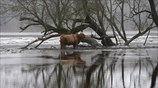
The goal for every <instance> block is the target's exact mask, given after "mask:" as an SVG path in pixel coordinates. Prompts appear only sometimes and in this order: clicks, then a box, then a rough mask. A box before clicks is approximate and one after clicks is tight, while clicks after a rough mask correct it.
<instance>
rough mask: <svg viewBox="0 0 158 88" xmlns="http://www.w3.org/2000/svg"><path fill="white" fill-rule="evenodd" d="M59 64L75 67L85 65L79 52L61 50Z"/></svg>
mask: <svg viewBox="0 0 158 88" xmlns="http://www.w3.org/2000/svg"><path fill="white" fill-rule="evenodd" d="M60 64H61V65H70V66H77V67H86V62H85V61H83V60H82V59H81V57H80V54H79V52H73V53H68V52H63V51H61V54H60Z"/></svg>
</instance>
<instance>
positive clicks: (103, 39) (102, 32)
mask: <svg viewBox="0 0 158 88" xmlns="http://www.w3.org/2000/svg"><path fill="white" fill-rule="evenodd" d="M85 22H86V23H88V24H89V27H90V28H92V29H93V30H94V31H95V32H96V33H97V34H98V35H99V36H100V37H101V43H102V44H103V45H104V46H113V45H115V43H113V42H112V40H111V39H110V37H107V36H108V35H107V34H106V33H105V30H103V29H101V28H100V27H99V26H98V25H97V24H96V22H94V21H93V20H92V19H91V18H90V17H89V16H86V19H85Z"/></svg>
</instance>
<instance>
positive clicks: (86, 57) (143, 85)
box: [0, 36, 158, 88]
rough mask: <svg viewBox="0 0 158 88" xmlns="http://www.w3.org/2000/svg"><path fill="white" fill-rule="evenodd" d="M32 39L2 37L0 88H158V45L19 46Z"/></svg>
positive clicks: (47, 44)
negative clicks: (31, 47)
mask: <svg viewBox="0 0 158 88" xmlns="http://www.w3.org/2000/svg"><path fill="white" fill-rule="evenodd" d="M4 40H5V41H4ZM30 40H33V39H32V38H31V37H30V38H29V37H27V38H23V37H22V38H21V37H16V38H12V40H9V37H8V36H7V37H3V38H1V41H2V42H1V48H0V52H1V54H0V58H1V59H0V88H150V86H151V85H155V88H158V81H156V79H157V76H156V74H158V70H157V69H158V48H151V47H148V48H139V47H138V48H134V49H128V48H124V49H121V48H120V49H119V48H117V49H116V48H109V49H106V48H105V49H77V50H73V49H67V50H60V49H49V48H40V49H24V50H23V49H18V47H20V46H23V45H24V44H26V43H28V41H30ZM57 40H58V39H56V40H55V42H54V43H53V44H58V42H57ZM138 40H139V39H138ZM151 40H153V38H151V39H149V41H151ZM135 42H137V41H135ZM51 43H52V42H51ZM140 43H141V42H140V41H139V42H137V43H134V44H135V45H138V44H140ZM45 44H46V46H49V44H50V42H49V41H48V42H46V43H45ZM148 44H149V45H150V46H151V45H153V44H155V45H157V42H155V41H153V42H152V43H151V42H150V43H148ZM147 46H148V45H147ZM154 82H155V83H154Z"/></svg>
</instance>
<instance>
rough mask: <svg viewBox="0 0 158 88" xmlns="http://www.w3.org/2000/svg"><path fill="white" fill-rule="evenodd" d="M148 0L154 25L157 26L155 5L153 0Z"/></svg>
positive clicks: (157, 16) (157, 17)
mask: <svg viewBox="0 0 158 88" xmlns="http://www.w3.org/2000/svg"><path fill="white" fill-rule="evenodd" d="M148 1H149V4H150V9H151V16H152V19H153V21H154V23H155V25H156V26H157V27H158V15H157V12H156V9H155V8H156V7H155V3H154V0H148Z"/></svg>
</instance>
